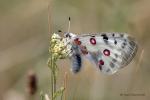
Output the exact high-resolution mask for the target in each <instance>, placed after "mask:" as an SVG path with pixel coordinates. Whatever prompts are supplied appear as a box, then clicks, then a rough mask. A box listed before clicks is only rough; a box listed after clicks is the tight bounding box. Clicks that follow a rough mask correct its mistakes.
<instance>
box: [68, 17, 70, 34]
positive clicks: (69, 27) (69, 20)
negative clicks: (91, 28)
mask: <svg viewBox="0 0 150 100" xmlns="http://www.w3.org/2000/svg"><path fill="white" fill-rule="evenodd" d="M70 21H71V18H70V17H69V24H68V33H69V31H70Z"/></svg>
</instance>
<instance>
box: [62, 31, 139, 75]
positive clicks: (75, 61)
mask: <svg viewBox="0 0 150 100" xmlns="http://www.w3.org/2000/svg"><path fill="white" fill-rule="evenodd" d="M63 42H64V44H66V49H67V50H66V51H67V52H68V53H69V55H68V57H69V58H70V59H71V62H72V68H71V69H72V72H74V73H77V72H79V71H80V69H81V67H82V58H83V56H85V57H86V58H88V59H90V61H91V62H94V64H95V65H96V66H97V69H99V70H100V71H101V72H102V73H105V74H109V75H111V74H114V73H115V72H117V71H118V70H119V69H120V68H123V67H125V66H126V65H128V64H129V63H130V62H131V61H132V59H133V58H134V56H135V54H136V52H137V49H138V46H137V43H136V42H135V40H134V39H133V38H131V37H130V36H129V35H128V34H126V33H116V32H112V33H109V32H102V33H91V34H82V35H76V34H73V33H70V32H67V33H65V35H64V37H63Z"/></svg>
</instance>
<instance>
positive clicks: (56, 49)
mask: <svg viewBox="0 0 150 100" xmlns="http://www.w3.org/2000/svg"><path fill="white" fill-rule="evenodd" d="M49 52H50V53H51V55H53V57H54V58H57V59H64V58H66V57H67V56H68V53H69V52H70V51H69V49H68V47H67V44H66V40H65V38H61V37H60V36H59V35H58V34H56V33H54V34H53V35H52V37H51V40H50V48H49Z"/></svg>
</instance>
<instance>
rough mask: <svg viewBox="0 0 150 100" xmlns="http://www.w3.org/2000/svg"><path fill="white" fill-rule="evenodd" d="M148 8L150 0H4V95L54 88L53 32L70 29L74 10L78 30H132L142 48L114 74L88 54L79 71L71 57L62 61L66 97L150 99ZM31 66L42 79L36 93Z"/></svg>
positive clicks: (0, 39)
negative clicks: (50, 51) (31, 85)
mask: <svg viewBox="0 0 150 100" xmlns="http://www.w3.org/2000/svg"><path fill="white" fill-rule="evenodd" d="M48 5H50V6H49V7H48ZM149 9H150V1H149V0H51V1H50V0H0V100H40V92H41V91H43V93H48V94H50V70H49V68H48V67H47V59H48V57H49V55H48V46H49V37H50V34H51V33H53V32H57V31H58V29H60V30H62V31H63V32H66V31H67V27H68V17H69V16H70V17H71V32H73V33H76V34H82V33H93V32H127V33H129V34H131V35H132V36H133V37H134V38H135V39H136V40H137V41H138V45H139V50H138V52H137V55H136V57H135V59H134V60H133V61H132V62H131V63H130V64H129V65H128V66H127V67H125V68H124V69H122V70H120V71H119V72H117V73H116V74H114V75H111V76H107V75H103V74H102V73H101V72H100V71H99V70H97V69H96V68H95V67H94V66H93V65H92V64H91V63H90V62H89V61H88V60H86V59H85V60H84V62H83V68H82V70H81V72H80V73H78V74H76V75H74V74H72V73H71V72H70V62H69V60H68V59H65V60H60V61H58V66H59V72H58V80H57V83H58V84H57V87H58V88H59V87H60V86H62V85H63V81H64V73H67V77H68V78H67V100H149V98H150V78H149V76H150V62H149V59H150V52H149V49H150V47H149V45H150V10H149ZM48 19H50V20H48ZM49 24H50V26H49ZM62 65H63V66H62ZM31 71H33V72H34V73H35V75H36V77H37V81H38V82H37V83H38V85H37V87H38V89H37V91H36V93H35V95H34V96H30V95H29V93H28V92H27V90H28V85H27V84H28V80H29V79H28V74H29V73H30V72H31ZM134 94H135V95H134Z"/></svg>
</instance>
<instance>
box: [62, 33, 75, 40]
mask: <svg viewBox="0 0 150 100" xmlns="http://www.w3.org/2000/svg"><path fill="white" fill-rule="evenodd" d="M64 37H65V38H69V39H71V38H74V37H76V35H75V34H73V33H68V32H66V33H65V34H64Z"/></svg>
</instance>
